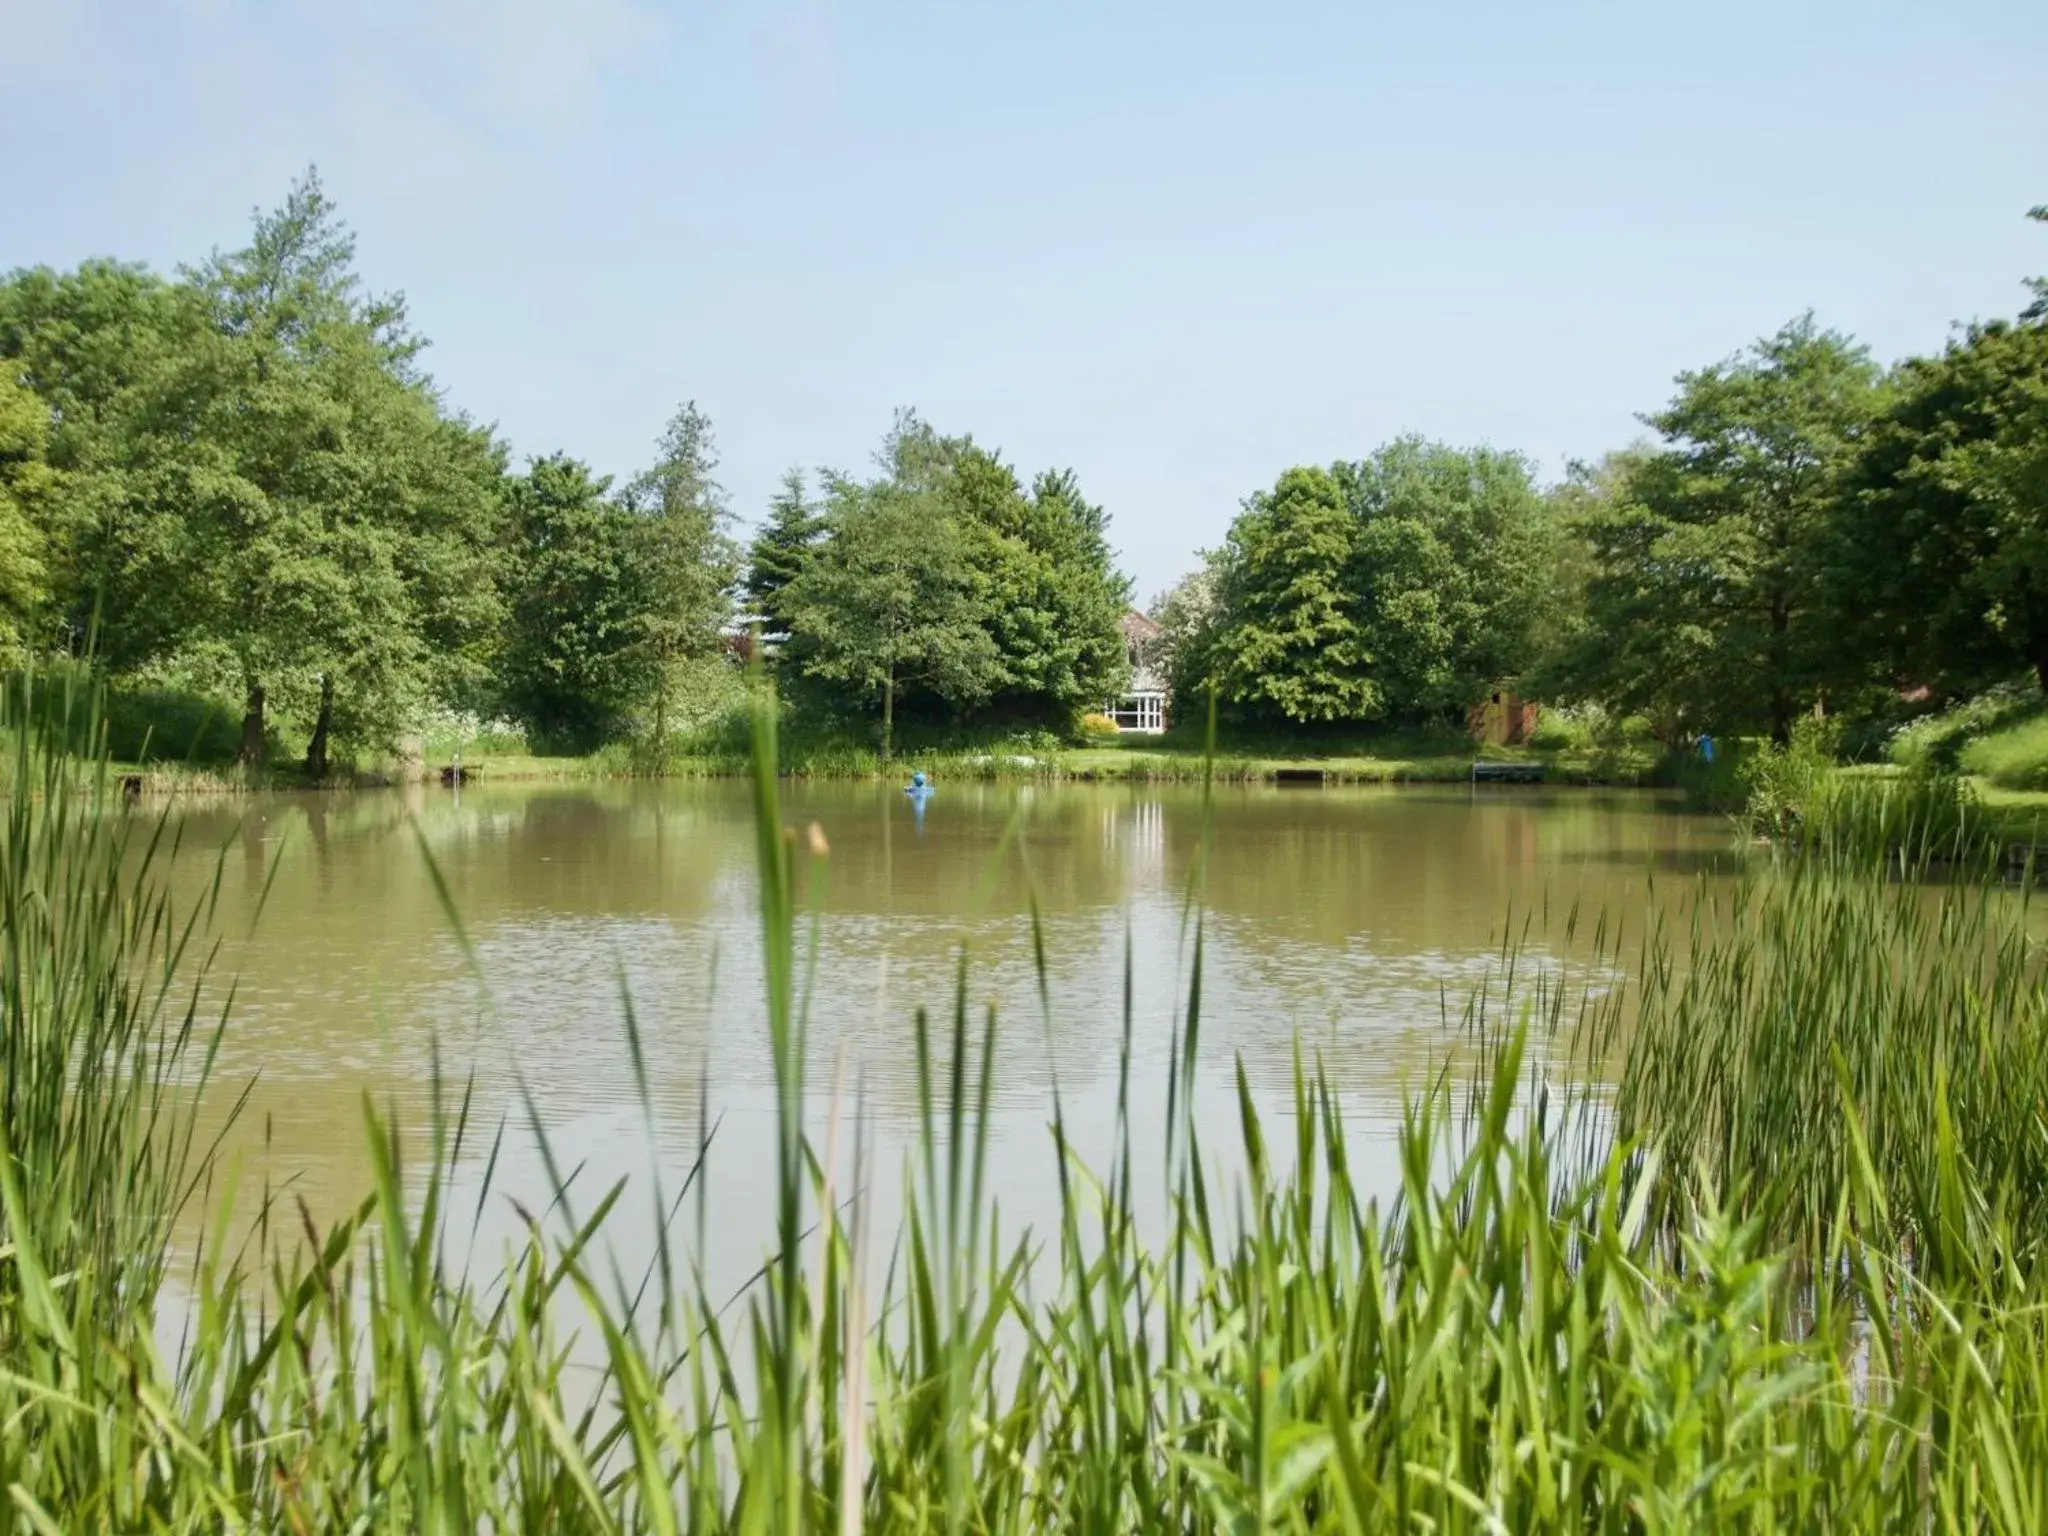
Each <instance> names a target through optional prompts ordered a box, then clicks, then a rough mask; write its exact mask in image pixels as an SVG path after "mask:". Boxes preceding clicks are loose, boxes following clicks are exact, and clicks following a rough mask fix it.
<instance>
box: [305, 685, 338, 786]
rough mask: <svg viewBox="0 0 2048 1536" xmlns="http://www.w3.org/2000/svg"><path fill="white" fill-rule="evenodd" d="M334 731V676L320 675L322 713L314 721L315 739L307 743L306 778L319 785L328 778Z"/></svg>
mask: <svg viewBox="0 0 2048 1536" xmlns="http://www.w3.org/2000/svg"><path fill="white" fill-rule="evenodd" d="M333 729H334V674H333V673H332V672H322V673H321V674H320V713H319V716H318V717H317V718H316V719H315V720H314V721H313V739H312V740H311V741H309V742H307V743H306V777H307V778H309V779H311V780H313V781H314V782H315V783H318V782H319V781H320V780H322V779H324V778H326V777H327V738H328V736H329V735H330V734H331V733H332V731H333Z"/></svg>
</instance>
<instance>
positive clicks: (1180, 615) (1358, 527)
mask: <svg viewBox="0 0 2048 1536" xmlns="http://www.w3.org/2000/svg"><path fill="white" fill-rule="evenodd" d="M1560 558H1561V556H1560V553H1559V546H1558V534H1557V529H1556V522H1555V519H1554V518H1551V517H1549V516H1548V514H1547V513H1546V511H1545V508H1544V506H1543V503H1542V502H1541V500H1540V498H1538V497H1537V495H1536V492H1535V490H1534V487H1533V485H1532V483H1531V479H1530V472H1529V466H1528V464H1527V463H1526V462H1525V461H1524V460H1523V459H1521V458H1520V457H1519V456H1517V455H1515V454H1508V453H1499V452H1496V451H1494V450H1492V449H1488V448H1476V449H1456V448H1448V447H1445V446H1443V445H1442V444H1437V443H1427V442H1424V441H1422V440H1421V439H1419V438H1401V439H1399V440H1397V441H1395V442H1393V443H1390V444H1388V445H1386V446H1385V447H1383V448H1381V449H1379V450H1378V451H1377V452H1376V453H1374V454H1373V455H1372V456H1371V457H1370V458H1367V459H1364V460H1361V461H1359V462H1357V463H1350V464H1344V463H1340V464H1337V465H1335V466H1333V467H1332V468H1331V469H1330V470H1327V471H1325V470H1319V469H1293V470H1289V471H1288V472H1287V473H1286V474H1284V475H1282V476H1281V477H1280V480H1279V482H1278V483H1277V484H1276V485H1275V487H1274V488H1273V490H1272V491H1270V492H1266V493H1262V494H1261V495H1258V496H1255V497H1253V498H1252V499H1251V500H1250V501H1248V502H1247V503H1246V504H1245V509H1244V511H1243V513H1242V514H1240V516H1239V517H1238V519H1237V521H1236V522H1235V523H1233V524H1232V525H1231V530H1230V535H1229V538H1228V540H1227V541H1226V543H1225V545H1224V548H1223V549H1222V550H1220V551H1219V552H1217V553H1216V554H1215V555H1214V556H1211V557H1209V560H1208V571H1207V573H1206V575H1205V577H1204V579H1203V581H1202V583H1201V584H1200V586H1195V585H1191V584H1183V586H1182V587H1181V588H1178V589H1176V591H1175V592H1174V593H1173V594H1170V595H1169V597H1168V598H1166V599H1162V603H1161V614H1162V623H1163V624H1164V626H1165V628H1166V629H1167V636H1168V638H1167V644H1166V646H1165V647H1164V649H1165V651H1166V654H1167V656H1168V658H1169V669H1170V676H1171V677H1172V679H1173V686H1174V692H1175V696H1176V700H1177V705H1178V708H1179V709H1180V710H1181V711H1182V712H1183V713H1186V712H1187V711H1188V710H1189V709H1190V707H1192V706H1194V705H1195V704H1196V703H1197V701H1198V700H1199V699H1200V698H1202V697H1203V696H1205V695H1206V693H1207V691H1208V689H1209V688H1210V687H1211V686H1212V685H1213V686H1214V687H1215V689H1216V691H1217V694H1218V697H1219V698H1220V699H1221V700H1222V701H1223V702H1224V704H1225V705H1226V706H1229V707H1230V709H1231V710H1232V712H1233V714H1234V715H1235V716H1237V717H1239V718H1242V719H1245V720H1249V721H1257V720H1260V719H1264V720H1268V721H1291V722H1296V723H1309V722H1326V721H1366V720H1377V719H1382V718H1388V719H1395V720H1424V719H1450V718H1453V717H1455V716H1457V715H1458V714H1460V713H1461V712H1462V711H1463V709H1464V708H1465V706H1466V705H1468V704H1469V703H1470V702H1471V701H1472V700H1473V699H1475V698H1478V697H1479V696H1480V695H1481V694H1482V693H1484V692H1485V691H1486V690H1487V689H1488V688H1489V687H1490V686H1492V685H1493V684H1494V683H1495V682H1497V681H1499V680H1500V679H1502V678H1504V677H1509V676H1513V675H1515V674H1516V673H1518V672H1519V671H1520V670H1521V669H1522V668H1523V667H1524V666H1525V665H1527V664H1528V663H1529V662H1530V661H1531V660H1532V659H1533V657H1534V654H1535V652H1536V649H1537V647H1538V645H1539V644H1540V643H1542V637H1543V636H1545V635H1546V634H1547V633H1548V628H1549V626H1551V625H1552V624H1553V623H1554V613H1555V604H1554V600H1553V599H1554V582H1553V567H1555V566H1556V565H1557V563H1558V561H1559V559H1560Z"/></svg>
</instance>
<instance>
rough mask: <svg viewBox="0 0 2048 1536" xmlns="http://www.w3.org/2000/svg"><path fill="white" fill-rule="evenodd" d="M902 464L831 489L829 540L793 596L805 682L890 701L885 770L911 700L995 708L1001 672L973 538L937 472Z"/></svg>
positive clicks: (788, 595) (789, 590) (885, 714)
mask: <svg viewBox="0 0 2048 1536" xmlns="http://www.w3.org/2000/svg"><path fill="white" fill-rule="evenodd" d="M915 452H916V450H915V449H911V450H909V453H915ZM899 458H901V459H903V461H902V462H899V465H898V467H897V469H896V470H895V472H894V473H892V474H891V475H889V476H888V477H887V478H885V479H881V480H877V481H874V482H872V483H870V484H866V485H863V484H859V483H857V482H855V481H851V480H848V479H845V478H843V477H837V476H835V477H833V478H832V479H831V480H829V481H828V482H827V487H826V489H827V502H828V511H827V513H826V519H827V524H826V526H827V529H828V532H827V535H826V538H825V540H824V542H823V543H822V544H821V545H820V546H819V548H818V549H817V551H816V552H815V553H814V554H813V556H812V557H811V559H810V561H809V562H808V563H807V565H806V566H805V568H804V570H803V572H802V573H801V574H800V575H799V576H798V577H797V578H796V580H794V581H792V582H791V583H790V584H789V585H788V586H787V587H785V588H784V589H783V592H782V600H783V602H784V604H785V605H786V606H787V608H788V610H789V614H790V618H791V621H792V629H793V631H794V633H795V635H796V636H797V639H796V640H795V642H794V645H793V648H794V651H795V654H796V655H797V657H798V658H799V660H800V663H801V665H802V667H803V669H804V671H805V672H806V673H808V674H809V675H810V676H812V677H814V678H819V679H823V680H825V681H828V682H831V683H835V684H839V685H841V686H842V687H844V688H846V689H848V690H850V691H851V692H852V693H853V695H854V696H855V697H856V698H858V699H861V700H863V701H866V700H879V702H880V704H881V710H882V734H881V743H882V755H883V757H884V758H885V759H886V758H887V757H888V756H889V752H890V748H891V746H892V744H893V733H894V728H895V717H896V699H897V695H898V692H899V690H901V689H903V688H905V687H916V688H919V689H922V690H924V691H926V692H927V693H929V694H931V695H933V696H935V697H937V698H938V699H940V700H942V701H944V702H946V703H947V704H949V705H952V706H954V707H956V708H967V707H971V706H972V705H974V704H976V703H978V702H980V701H981V700H982V699H985V698H986V697H987V696H988V694H989V693H990V691H991V690H992V689H993V687H994V686H995V682H996V678H997V676H998V672H999V668H1000V666H1001V657H1000V655H999V654H998V652H997V650H996V646H995V642H994V641H993V640H992V639H991V638H990V636H989V634H988V632H987V630H986V629H985V628H984V627H983V625H982V622H981V620H982V609H981V607H980V605H979V603H978V602H977V601H976V590H975V584H974V569H973V566H972V565H971V564H970V560H969V551H968V543H967V537H966V530H965V529H963V528H962V526H961V525H960V523H959V521H958V520H957V519H955V518H954V517H951V516H949V515H948V511H947V508H946V507H945V506H944V504H943V502H942V501H941V499H940V496H939V494H938V487H937V485H936V484H935V483H934V477H933V476H932V474H931V472H930V470H929V468H928V467H927V466H926V465H925V464H924V463H923V462H921V461H920V460H919V459H917V458H910V457H907V455H899Z"/></svg>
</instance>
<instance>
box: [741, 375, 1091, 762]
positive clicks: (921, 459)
mask: <svg viewBox="0 0 2048 1536" xmlns="http://www.w3.org/2000/svg"><path fill="white" fill-rule="evenodd" d="M880 469H881V471H882V473H881V474H880V476H879V477H878V478H876V479H874V480H872V481H867V482H860V481H855V480H853V479H851V478H849V477H846V476H843V475H831V476H828V477H827V478H826V483H825V490H826V509H825V512H824V514H823V524H822V526H823V536H822V537H821V538H819V539H817V540H816V541H815V542H812V543H809V544H807V545H805V546H804V551H803V555H802V559H801V561H800V562H797V567H798V568H797V570H796V574H795V575H794V576H793V577H791V578H790V579H789V580H788V581H787V582H786V584H784V585H782V586H780V587H779V588H776V589H775V595H776V602H777V604H778V605H779V607H780V609H781V611H782V613H783V615H784V616H785V618H786V621H787V623H788V627H789V630H790V633H791V640H790V646H789V654H790V656H791V657H792V659H793V660H794V661H795V662H796V663H797V665H798V667H799V668H800V669H801V671H802V673H803V674H804V675H805V676H806V677H809V678H811V679H813V680H817V681H819V682H823V683H826V684H829V685H831V686H832V687H833V688H834V689H835V691H837V692H839V694H840V696H841V697H845V696H846V695H847V694H848V693H850V695H851V697H852V699H853V700H854V701H856V702H857V703H858V704H860V705H863V706H866V707H872V706H873V705H874V704H875V703H879V704H880V706H881V713H882V740H883V753H884V756H886V755H887V753H888V751H889V744H890V741H891V739H892V736H893V732H894V728H895V717H896V712H897V708H898V705H899V703H901V704H907V705H909V706H910V707H911V708H912V709H913V710H914V711H916V712H919V713H927V714H929V713H933V712H939V713H944V714H946V715H949V716H951V717H952V718H955V719H963V718H964V719H967V720H976V719H979V720H997V721H1013V722H1021V723H1025V724H1028V725H1033V726H1037V727H1040V728H1044V729H1048V730H1053V731H1056V732H1064V731H1068V730H1071V729H1072V728H1073V725H1074V722H1075V721H1076V719H1078V717H1079V716H1080V714H1081V713H1082V711H1083V710H1085V709H1087V708H1088V707H1090V706H1091V705H1099V704H1100V703H1102V701H1103V700H1104V699H1106V698H1107V697H1109V696H1110V695H1111V694H1112V693H1113V692H1114V691H1115V690H1116V688H1117V687H1118V686H1119V685H1120V683H1121V680H1122V675H1123V669H1124V653H1123V642H1122V638H1121V635H1120V633H1119V631H1118V629H1117V620H1118V619H1119V618H1120V617H1121V616H1122V613H1123V611H1124V607H1125V604H1126V603H1127V601H1128V598H1129V590H1128V584H1127V583H1126V582H1125V581H1124V579H1123V578H1122V577H1121V576H1119V575H1118V574H1117V573H1116V571H1115V568H1114V566H1113V564H1112V560H1111V554H1110V550H1109V544H1108V538H1107V528H1108V523H1107V519H1106V518H1105V517H1104V515H1103V513H1102V510H1101V508H1099V507H1096V506H1093V505H1091V504H1090V503H1089V502H1088V501H1087V500H1086V499H1085V498H1084V497H1083V496H1082V494H1081V491H1080V487H1079V484H1078V482H1077V481H1076V480H1075V478H1074V477H1073V475H1072V474H1070V473H1059V474H1044V475H1040V476H1039V477H1038V479H1037V480H1036V481H1035V482H1034V483H1033V485H1032V488H1031V491H1030V493H1029V494H1028V495H1027V494H1026V493H1025V491H1024V489H1023V487H1022V486H1021V484H1020V483H1019V482H1018V479H1017V476H1016V474H1015V472H1014V471H1013V470H1011V468H1010V467H1009V466H1008V465H1007V464H1005V463H1004V462H1003V461H1002V460H1001V458H999V457H998V456H997V455H995V454H993V453H991V452H989V451H988V450H986V449H984V448H981V447H979V446H978V445H977V444H975V442H974V441H973V440H972V439H971V438H964V437H962V438H952V437H942V436H941V435H939V434H938V433H937V432H935V431H933V430H932V428H931V427H930V426H929V425H928V424H927V423H925V422H923V421H921V420H919V419H918V417H917V416H916V415H915V414H913V413H910V412H904V413H902V414H900V415H899V416H898V418H897V421H896V425H895V427H894V429H893V430H892V431H891V433H890V435H889V437H888V439H887V440H886V442H885V443H884V445H883V450H882V453H881V455H880ZM794 494H795V492H794V488H792V489H791V490H790V491H789V492H788V493H786V494H785V497H784V498H783V499H782V501H781V502H780V503H779V504H778V505H779V507H780V508H781V509H782V510H780V511H778V514H777V517H778V522H779V523H787V524H788V525H790V526H791V527H801V526H802V522H801V517H800V512H799V503H798V502H796V501H795V500H793V499H792V498H793V497H794ZM776 526H777V524H771V529H770V531H771V532H773V531H774V529H775V528H776ZM768 537H769V534H768V533H764V534H763V538H764V539H766V538H768ZM776 541H777V542H776V544H775V547H774V550H773V551H772V558H771V565H773V563H774V562H775V561H782V562H783V565H787V564H789V561H788V559H787V551H786V549H785V548H784V545H786V544H788V543H790V542H791V536H790V535H788V534H787V533H786V532H785V533H778V534H777V535H776ZM782 568H783V566H782V565H774V569H775V570H780V569H782ZM764 569H765V568H764ZM771 574H772V573H771Z"/></svg>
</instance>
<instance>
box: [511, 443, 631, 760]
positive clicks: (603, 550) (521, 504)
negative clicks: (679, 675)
mask: <svg viewBox="0 0 2048 1536" xmlns="http://www.w3.org/2000/svg"><path fill="white" fill-rule="evenodd" d="M610 486H611V483H610V481H609V480H607V479H604V478H601V477H598V476H595V475H592V474H591V472H590V470H589V469H588V468H587V467H586V466H584V465H582V464H580V463H578V462H577V461H576V460H574V459H572V458H569V457H568V456H567V455H566V454H555V455H553V456H551V457H549V458H545V459H540V460H537V461H536V462H535V463H534V464H533V465H532V466H531V468H529V470H528V471H527V473H526V474H525V475H524V476H523V477H521V478H519V479H517V480H515V481H513V483H512V486H511V489H510V494H509V496H508V498H507V501H508V506H509V511H510V525H511V526H510V539H511V559H510V561H509V562H508V567H509V571H510V573H511V574H510V576H509V578H508V583H509V586H510V593H509V601H508V605H507V607H508V612H507V619H506V633H505V639H504V646H503V650H502V652H501V654H500V658H499V676H500V679H501V686H502V688H503V694H504V704H505V707H506V708H507V709H509V710H510V711H511V713H512V714H513V716H514V717H515V718H517V719H519V720H520V721H521V722H523V723H524V724H525V725H526V727H527V729H528V731H529V732H531V733H532V735H533V738H534V740H535V742H536V743H537V744H538V745H540V746H542V747H543V748H544V749H560V750H566V751H572V752H587V751H590V750H591V749H593V748H595V747H597V746H600V745H602V744H603V743H604V742H605V741H607V740H610V739H612V738H614V737H616V736H618V735H620V734H622V733H623V732H624V731H625V730H626V729H627V726H628V724H629V722H630V720H631V717H632V713H633V711H634V710H635V709H636V708H637V707H639V705H640V704H641V703H642V702H643V701H645V700H647V699H649V698H650V697H652V695H653V691H654V690H653V678H652V670H653V668H652V657H651V653H650V652H649V650H648V647H647V645H646V643H645V638H646V630H645V618H646V614H647V611H648V592H649V587H648V584H647V583H646V581H645V580H644V579H643V568H642V564H641V556H642V548H641V534H642V529H641V526H640V524H639V523H638V521H637V519H636V517H635V514H633V513H632V512H630V511H627V510H626V509H625V508H623V507H621V506H620V505H619V504H618V503H616V502H614V501H612V500H611V499H610V497H609V496H608V494H607V493H608V492H609V490H610Z"/></svg>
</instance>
